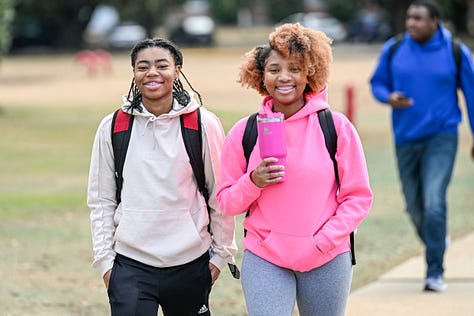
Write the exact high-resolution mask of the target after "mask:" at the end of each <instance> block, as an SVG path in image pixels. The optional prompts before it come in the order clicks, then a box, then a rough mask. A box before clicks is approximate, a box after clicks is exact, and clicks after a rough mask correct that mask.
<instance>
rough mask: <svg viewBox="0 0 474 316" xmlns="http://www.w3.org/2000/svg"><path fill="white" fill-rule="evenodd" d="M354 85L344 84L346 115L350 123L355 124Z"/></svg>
mask: <svg viewBox="0 0 474 316" xmlns="http://www.w3.org/2000/svg"><path fill="white" fill-rule="evenodd" d="M354 111H355V104H354V86H353V85H351V84H347V85H346V116H347V118H348V119H349V121H351V122H352V124H354V125H355V121H354Z"/></svg>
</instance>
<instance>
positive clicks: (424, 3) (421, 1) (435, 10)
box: [410, 0, 441, 19]
mask: <svg viewBox="0 0 474 316" xmlns="http://www.w3.org/2000/svg"><path fill="white" fill-rule="evenodd" d="M410 6H416V7H425V8H426V9H427V10H428V13H429V15H430V17H431V18H432V19H439V18H441V10H440V8H439V6H438V4H437V3H436V2H434V1H429V0H415V1H413V2H412V3H411V5H410Z"/></svg>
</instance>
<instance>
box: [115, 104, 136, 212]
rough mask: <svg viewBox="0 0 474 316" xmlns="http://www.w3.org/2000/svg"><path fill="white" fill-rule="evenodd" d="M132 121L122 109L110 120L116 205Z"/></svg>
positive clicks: (118, 198) (120, 190)
mask: <svg viewBox="0 0 474 316" xmlns="http://www.w3.org/2000/svg"><path fill="white" fill-rule="evenodd" d="M133 119H134V116H133V115H130V114H128V113H126V112H124V111H123V110H122V109H118V110H117V111H115V113H114V116H113V118H112V126H111V138H112V148H113V150H114V163H115V184H116V193H115V197H116V200H117V204H119V203H120V202H121V201H122V198H121V194H122V185H123V175H122V173H123V165H124V163H125V156H126V155H127V149H128V144H129V142H130V135H131V133H132V126H133Z"/></svg>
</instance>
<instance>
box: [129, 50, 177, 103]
mask: <svg viewBox="0 0 474 316" xmlns="http://www.w3.org/2000/svg"><path fill="white" fill-rule="evenodd" d="M180 69H181V66H179V65H175V62H174V59H173V56H172V55H171V53H170V52H169V51H168V50H167V49H164V48H160V47H148V48H145V49H142V50H140V51H139V52H138V53H137V57H136V61H135V64H134V65H133V76H134V79H135V84H136V85H137V88H138V90H140V92H141V93H142V102H143V105H144V106H145V107H146V108H147V109H149V108H150V107H152V106H153V107H154V106H166V107H168V106H171V104H172V102H173V82H174V80H175V79H177V78H178V75H179V71H180Z"/></svg>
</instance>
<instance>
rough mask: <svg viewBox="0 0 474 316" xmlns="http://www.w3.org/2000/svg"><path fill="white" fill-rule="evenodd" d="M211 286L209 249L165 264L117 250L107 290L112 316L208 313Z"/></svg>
mask: <svg viewBox="0 0 474 316" xmlns="http://www.w3.org/2000/svg"><path fill="white" fill-rule="evenodd" d="M211 286H212V285H211V272H210V270H209V253H208V252H206V253H205V254H203V255H202V256H201V257H199V258H197V259H195V260H193V261H191V262H189V263H186V264H183V265H180V266H174V267H168V268H155V267H151V266H148V265H145V264H143V263H141V262H138V261H136V260H133V259H130V258H127V257H125V256H122V255H120V254H117V257H116V258H115V262H114V266H113V268H112V273H111V276H110V283H109V288H108V290H107V293H108V295H109V302H110V308H111V315H112V316H156V315H157V313H158V306H161V309H162V311H163V313H164V315H166V316H191V315H192V316H203V315H204V316H209V315H211V313H210V311H209V294H210V292H211Z"/></svg>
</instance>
